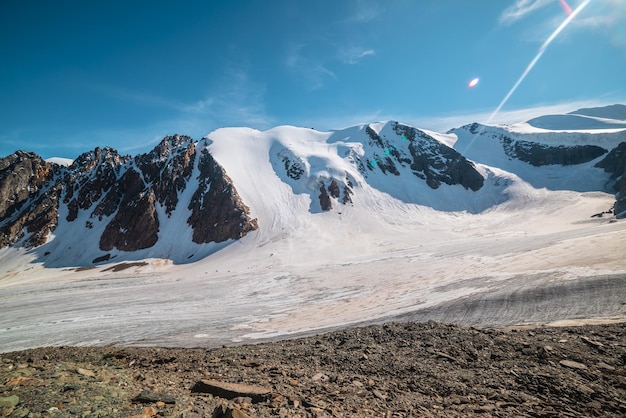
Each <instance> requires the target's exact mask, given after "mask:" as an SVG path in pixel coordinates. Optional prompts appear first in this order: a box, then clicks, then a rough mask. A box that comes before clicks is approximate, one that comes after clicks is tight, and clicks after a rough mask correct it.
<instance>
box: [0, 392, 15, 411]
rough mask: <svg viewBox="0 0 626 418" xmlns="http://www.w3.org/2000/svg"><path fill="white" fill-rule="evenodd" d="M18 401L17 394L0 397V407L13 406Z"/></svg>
mask: <svg viewBox="0 0 626 418" xmlns="http://www.w3.org/2000/svg"><path fill="white" fill-rule="evenodd" d="M19 403H20V397H19V396H17V395H13V396H7V397H4V398H1V397H0V408H15V407H16V406H17V404H19Z"/></svg>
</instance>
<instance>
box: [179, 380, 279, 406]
mask: <svg viewBox="0 0 626 418" xmlns="http://www.w3.org/2000/svg"><path fill="white" fill-rule="evenodd" d="M191 392H192V393H209V394H211V395H213V396H219V397H220V398H224V399H234V398H238V397H245V398H250V399H252V402H253V403H257V402H261V401H263V400H265V399H266V398H267V397H268V396H269V394H270V392H271V391H270V390H269V389H267V388H265V387H263V386H256V385H246V384H242V383H228V382H220V381H218V380H209V379H206V380H204V379H203V380H200V381H198V382H196V384H195V385H194V386H193V387H192V388H191Z"/></svg>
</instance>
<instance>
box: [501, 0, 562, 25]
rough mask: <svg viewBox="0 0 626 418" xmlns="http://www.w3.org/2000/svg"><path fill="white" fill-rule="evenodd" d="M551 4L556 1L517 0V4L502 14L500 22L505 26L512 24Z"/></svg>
mask: <svg viewBox="0 0 626 418" xmlns="http://www.w3.org/2000/svg"><path fill="white" fill-rule="evenodd" d="M551 3H554V0H517V1H516V2H515V4H513V5H511V6H509V7H507V8H506V9H505V10H504V11H503V12H502V14H501V15H500V18H499V21H500V23H501V24H505V25H509V24H512V23H514V22H516V21H518V20H520V19H523V18H524V17H526V16H527V15H528V14H530V13H532V12H534V11H535V10H538V9H540V8H542V7H544V6H547V5H548V4H551Z"/></svg>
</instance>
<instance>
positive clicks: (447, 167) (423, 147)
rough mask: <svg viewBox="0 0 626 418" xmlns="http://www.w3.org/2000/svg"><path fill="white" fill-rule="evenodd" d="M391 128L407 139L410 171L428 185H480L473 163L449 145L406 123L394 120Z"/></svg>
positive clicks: (434, 186)
mask: <svg viewBox="0 0 626 418" xmlns="http://www.w3.org/2000/svg"><path fill="white" fill-rule="evenodd" d="M394 131H395V132H396V133H397V134H398V135H401V136H402V138H405V140H408V141H409V151H410V153H411V157H412V161H411V162H410V167H411V169H412V170H413V174H415V175H416V176H418V177H420V178H423V179H425V180H426V183H427V184H428V185H429V186H430V187H431V188H433V189H436V188H438V187H439V186H440V185H441V183H445V184H449V185H455V184H459V185H461V186H463V187H464V188H466V189H471V190H473V191H477V190H479V189H480V188H481V187H483V184H484V178H483V176H482V175H481V174H480V173H479V172H478V171H477V170H476V167H475V166H474V164H473V163H472V162H471V161H469V160H468V159H467V158H465V157H463V156H462V155H461V154H460V153H459V152H457V151H456V150H454V149H453V148H450V147H448V146H447V145H445V144H442V143H441V142H439V141H437V140H436V139H434V138H433V137H431V136H430V135H428V134H426V133H425V132H422V131H420V130H418V129H415V128H412V127H410V126H406V125H401V124H399V123H396V124H395V125H394ZM392 155H393V153H392ZM394 156H395V155H394ZM396 158H397V159H398V161H399V162H406V160H404V159H400V158H398V157H396Z"/></svg>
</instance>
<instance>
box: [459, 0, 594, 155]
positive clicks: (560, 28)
mask: <svg viewBox="0 0 626 418" xmlns="http://www.w3.org/2000/svg"><path fill="white" fill-rule="evenodd" d="M589 3H591V0H585V1H583V2H582V3H580V5H579V6H578V7H576V9H575V10H573V11H572V13H569V14H568V16H567V18H566V19H565V20H564V21H563V22H562V23H561V24H560V25H559V26H558V27H557V28H556V29H555V31H554V32H552V34H551V35H550V36H548V39H546V40H545V42H544V43H543V44H541V47H540V48H539V51H537V55H535V58H533V59H532V61H530V64H528V66H527V67H526V69H525V70H524V72H523V73H522V75H521V76H520V77H519V78H518V79H517V81H516V82H515V84H513V87H511V90H509V92H508V93H507V94H506V96H504V99H502V101H501V102H500V104H499V105H498V107H496V110H494V111H493V113H492V114H491V116H489V119H487V121H485V123H484V125H488V124H489V123H490V122H491V121H492V120H493V119H494V118H495V117H496V115H497V114H498V113H499V112H500V110H501V109H502V107H503V106H504V105H505V104H506V102H508V101H509V98H510V97H511V96H512V95H513V93H515V90H517V88H518V87H519V85H520V84H522V81H524V79H525V78H526V76H527V75H528V73H529V72H530V70H532V69H533V67H534V66H535V64H537V61H539V58H541V56H542V55H543V53H544V52H545V50H546V48H547V47H548V46H549V45H550V44H551V43H552V41H554V38H556V37H557V36H558V35H559V33H561V32H562V31H563V29H565V27H566V26H567V25H568V24H569V22H571V21H572V20H573V19H574V18H575V17H576V15H578V13H580V12H581V11H582V10H583V9H584V8H585V7H587V5H588V4H589ZM472 81H474V80H472ZM483 129H484V128H483ZM481 133H482V129H481V131H480V132H478V133H477V134H476V135H474V138H472V140H471V141H470V142H469V144H467V146H466V147H465V150H463V152H464V151H467V150H468V149H469V148H471V146H472V145H473V144H474V141H476V138H478V136H479V135H480V134H481Z"/></svg>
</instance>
